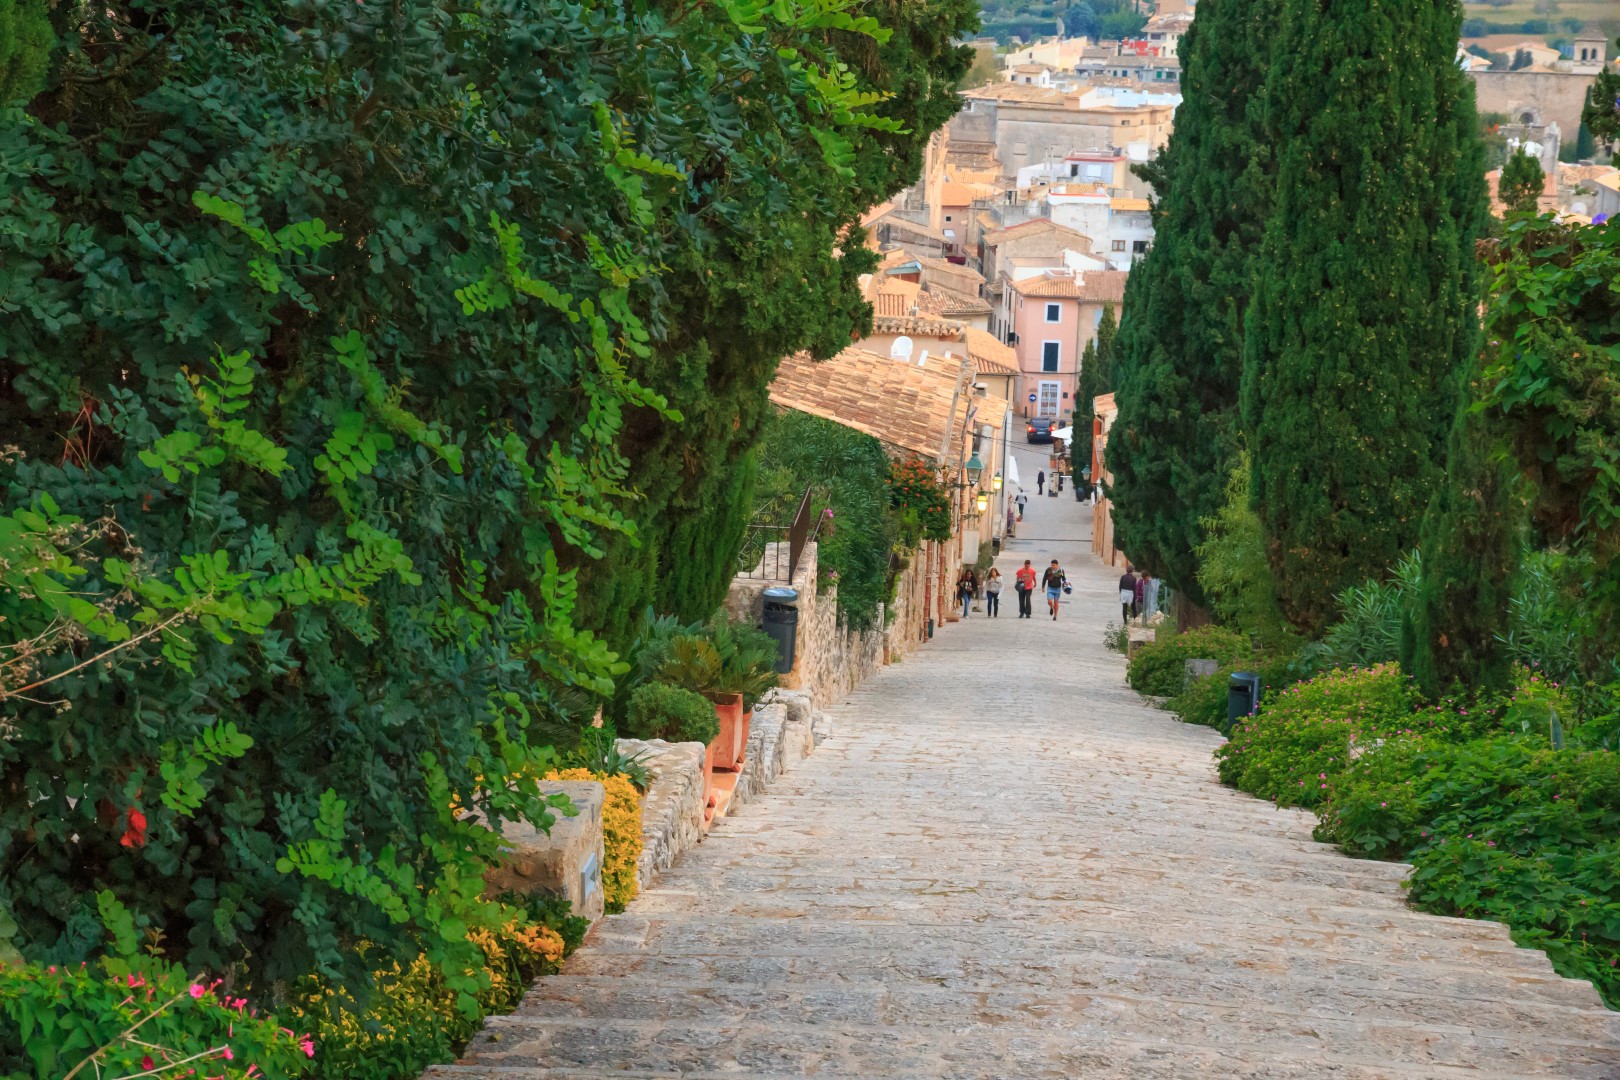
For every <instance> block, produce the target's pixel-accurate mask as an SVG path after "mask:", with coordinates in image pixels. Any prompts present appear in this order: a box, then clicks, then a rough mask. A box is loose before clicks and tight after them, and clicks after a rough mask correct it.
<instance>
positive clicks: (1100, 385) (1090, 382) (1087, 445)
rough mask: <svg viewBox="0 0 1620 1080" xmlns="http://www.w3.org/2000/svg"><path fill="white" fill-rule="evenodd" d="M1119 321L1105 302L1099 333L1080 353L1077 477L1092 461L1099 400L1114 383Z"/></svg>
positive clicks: (1073, 453)
mask: <svg viewBox="0 0 1620 1080" xmlns="http://www.w3.org/2000/svg"><path fill="white" fill-rule="evenodd" d="M1118 335H1119V321H1118V320H1117V319H1116V318H1115V317H1114V309H1113V308H1111V307H1109V306H1108V305H1106V304H1104V305H1103V316H1102V321H1101V322H1099V323H1098V324H1097V336H1096V337H1094V338H1092V339H1091V340H1090V341H1088V342H1086V349H1085V352H1083V353H1081V354H1080V389H1079V391H1078V393H1077V394H1076V397H1078V398H1079V400H1078V401H1076V402H1075V403H1074V445H1073V446H1072V447H1071V448H1070V450H1069V463H1070V465H1071V466H1072V472H1073V473H1074V476H1075V478H1076V480H1077V481H1078V479H1079V477H1080V471H1081V470H1082V469H1085V468H1087V467H1088V466H1090V464H1091V441H1092V440H1091V429H1092V422H1093V420H1094V419H1095V418H1096V415H1097V409H1096V405H1095V402H1096V400H1097V397H1098V396H1099V395H1101V394H1106V393H1108V391H1109V390H1111V389H1113V385H1114V365H1115V359H1116V355H1117V353H1118V351H1119V346H1118Z"/></svg>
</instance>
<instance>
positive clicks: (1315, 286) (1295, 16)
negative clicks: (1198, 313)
mask: <svg viewBox="0 0 1620 1080" xmlns="http://www.w3.org/2000/svg"><path fill="white" fill-rule="evenodd" d="M1459 19H1460V10H1459V5H1456V4H1451V3H1447V4H1406V5H1386V4H1372V3H1350V4H1332V5H1322V4H1319V3H1316V2H1315V0H1283V3H1282V5H1281V20H1280V24H1279V28H1278V31H1277V38H1276V48H1275V50H1274V51H1273V53H1272V64H1271V70H1270V72H1269V74H1268V76H1267V80H1266V88H1265V96H1266V121H1265V127H1264V130H1265V137H1266V139H1267V140H1268V141H1269V142H1271V143H1272V144H1273V145H1275V146H1276V147H1277V154H1278V161H1277V172H1276V201H1275V204H1274V206H1273V208H1272V212H1271V218H1270V221H1269V223H1268V225H1267V229H1266V238H1265V242H1264V245H1263V247H1262V257H1261V258H1260V259H1259V260H1258V261H1257V262H1256V263H1255V266H1256V277H1255V285H1254V299H1253V303H1252V304H1251V305H1250V308H1249V312H1248V316H1247V324H1246V327H1245V332H1244V375H1243V394H1242V397H1243V419H1244V427H1245V431H1246V434H1247V436H1248V440H1249V450H1250V453H1251V455H1252V459H1253V462H1254V476H1255V499H1256V505H1257V507H1258V509H1259V512H1260V521H1261V525H1262V528H1263V529H1264V532H1265V538H1266V546H1267V558H1268V559H1269V560H1270V562H1271V565H1272V569H1273V570H1274V572H1275V573H1276V581H1277V594H1278V601H1279V603H1280V605H1281V607H1282V611H1283V615H1284V616H1285V617H1286V618H1287V619H1288V620H1289V622H1290V623H1292V624H1293V625H1294V626H1296V627H1298V628H1300V629H1301V630H1303V631H1305V632H1307V633H1311V634H1314V633H1317V632H1319V631H1320V630H1321V629H1322V628H1323V627H1324V626H1325V625H1326V624H1327V622H1328V620H1329V618H1330V616H1331V610H1332V606H1331V600H1332V597H1333V596H1334V595H1336V594H1337V593H1339V592H1340V591H1342V590H1343V589H1345V588H1347V587H1349V586H1350V585H1353V584H1354V583H1356V582H1358V581H1360V580H1362V579H1364V578H1366V577H1368V576H1371V575H1374V574H1378V573H1381V572H1382V571H1383V570H1384V569H1385V568H1386V567H1388V566H1391V565H1393V564H1394V563H1395V561H1396V560H1397V559H1399V558H1400V557H1401V556H1402V555H1403V554H1405V553H1406V552H1408V551H1410V550H1412V548H1413V547H1414V546H1415V545H1416V542H1417V539H1418V526H1419V522H1420V521H1421V518H1422V514H1423V511H1424V509H1425V508H1426V507H1427V505H1428V502H1429V498H1430V495H1431V492H1432V490H1433V488H1434V485H1435V482H1436V480H1437V478H1438V477H1439V476H1440V474H1441V468H1440V467H1441V466H1442V465H1443V464H1444V452H1445V439H1446V436H1447V434H1448V433H1449V430H1450V426H1451V420H1452V417H1453V415H1454V413H1455V408H1454V405H1453V403H1454V402H1455V401H1456V400H1457V395H1458V393H1459V390H1460V387H1459V385H1458V382H1457V379H1458V374H1459V373H1460V372H1462V371H1463V370H1465V369H1466V367H1467V365H1468V362H1469V360H1470V358H1471V357H1472V356H1473V354H1474V350H1475V346H1476V339H1477V334H1478V313H1477V306H1478V291H1477V280H1478V274H1477V270H1476V260H1475V257H1474V242H1475V238H1476V237H1477V236H1478V235H1479V234H1480V231H1481V228H1482V227H1483V225H1484V220H1485V189H1484V180H1483V169H1482V168H1481V167H1480V155H1481V148H1480V145H1479V140H1478V137H1477V134H1476V132H1475V122H1474V111H1473V95H1472V89H1471V84H1470V83H1469V81H1468V78H1467V76H1465V75H1464V74H1463V73H1462V72H1461V71H1460V70H1459V69H1458V67H1457V65H1456V62H1455V54H1456V50H1457V28H1458V21H1459ZM1177 126H1178V127H1180V126H1181V125H1180V123H1179V122H1178V124H1177ZM1371 251H1376V252H1379V253H1380V254H1379V257H1378V258H1377V259H1368V258H1366V257H1365V255H1366V253H1367V252H1371Z"/></svg>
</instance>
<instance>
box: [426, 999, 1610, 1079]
mask: <svg viewBox="0 0 1620 1080" xmlns="http://www.w3.org/2000/svg"><path fill="white" fill-rule="evenodd" d="M1325 1026H1326V1025H1323V1024H1321V1023H1319V1022H1314V1021H1313V1022H1305V1023H1299V1024H1295V1025H1293V1026H1291V1027H1286V1026H1285V1027H1282V1028H1280V1029H1270V1028H1267V1027H1265V1026H1264V1025H1260V1026H1254V1025H1249V1024H1245V1023H1242V1022H1235V1024H1234V1026H1226V1025H1223V1026H1221V1027H1220V1028H1218V1029H1216V1030H1214V1031H1210V1030H1208V1029H1200V1028H1198V1027H1197V1026H1185V1025H1182V1026H1177V1027H1175V1028H1173V1029H1170V1030H1168V1031H1165V1032H1162V1033H1159V1034H1156V1035H1152V1036H1149V1037H1147V1038H1138V1039H1132V1038H1130V1037H1129V1036H1117V1037H1116V1036H1113V1035H1110V1034H1108V1033H1106V1032H1104V1031H1102V1030H1100V1028H1097V1029H1088V1028H1085V1027H1082V1026H1080V1025H1078V1024H1077V1025H1075V1026H1074V1027H1073V1028H1072V1029H1070V1030H1065V1031H1062V1032H1053V1031H1049V1030H1042V1029H1039V1028H1031V1027H1026V1026H1022V1025H1020V1024H1019V1023H1018V1022H1017V1020H1012V1021H1010V1022H1009V1021H1005V1020H998V1021H996V1022H994V1023H986V1024H981V1025H968V1026H965V1027H963V1028H960V1029H958V1030H955V1031H947V1030H934V1029H929V1028H918V1027H914V1026H911V1025H905V1026H895V1027H891V1026H885V1025H878V1024H847V1023H827V1024H821V1023H793V1022H771V1021H770V1020H769V1019H767V1020H766V1022H762V1023H759V1022H755V1021H753V1020H752V1019H751V1018H743V1019H740V1020H736V1021H731V1022H727V1021H723V1020H722V1021H717V1020H714V1019H712V1018H709V1017H702V1016H700V1017H695V1018H690V1019H682V1020H677V1021H672V1022H663V1021H639V1020H628V1019H619V1018H613V1017H594V1018H590V1019H587V1020H580V1021H574V1022H568V1023H545V1022H541V1021H537V1020H535V1019H533V1018H531V1017H528V1016H524V1015H522V1014H517V1015H513V1016H509V1017H500V1018H494V1019H492V1020H491V1021H490V1022H489V1023H488V1024H487V1025H486V1027H485V1030H484V1032H483V1033H481V1034H480V1035H479V1037H478V1038H477V1039H475V1040H474V1042H473V1044H472V1045H471V1046H469V1047H468V1050H467V1055H466V1058H465V1062H466V1063H467V1064H469V1065H486V1066H496V1067H501V1068H504V1069H506V1070H511V1069H512V1068H514V1067H541V1068H550V1067H575V1068H578V1067H580V1066H590V1067H591V1068H592V1069H593V1070H595V1071H596V1072H597V1074H598V1075H604V1076H605V1075H617V1074H619V1073H621V1072H622V1071H625V1070H638V1069H639V1070H645V1071H651V1072H655V1073H656V1072H658V1071H660V1070H663V1071H668V1072H674V1073H676V1074H677V1075H681V1076H690V1075H693V1074H699V1075H701V1074H704V1073H723V1072H731V1071H742V1072H748V1071H753V1072H757V1073H760V1074H762V1075H766V1076H803V1075H814V1076H828V1075H831V1076H865V1077H875V1076H882V1077H893V1076H897V1075H899V1076H903V1075H915V1076H922V1075H932V1076H950V1075H953V1072H952V1071H951V1070H952V1069H953V1068H954V1069H955V1070H957V1071H956V1072H955V1073H954V1075H961V1076H980V1077H983V1076H1018V1077H1026V1076H1057V1075H1063V1074H1062V1073H1061V1072H1060V1071H1059V1070H1061V1069H1065V1068H1067V1069H1072V1070H1074V1071H1073V1072H1071V1073H1069V1074H1068V1075H1072V1076H1081V1077H1090V1076H1092V1075H1094V1073H1093V1072H1092V1069H1093V1068H1094V1067H1096V1066H1107V1067H1112V1068H1115V1069H1116V1070H1119V1069H1120V1066H1122V1065H1126V1066H1135V1065H1137V1064H1138V1063H1143V1059H1145V1058H1150V1057H1157V1058H1159V1059H1161V1060H1162V1061H1163V1063H1164V1064H1165V1065H1166V1066H1173V1067H1174V1069H1175V1071H1173V1072H1171V1071H1168V1070H1166V1071H1163V1072H1161V1073H1160V1074H1159V1075H1178V1076H1189V1075H1208V1076H1234V1075H1243V1076H1251V1075H1256V1074H1255V1073H1253V1072H1252V1071H1251V1070H1252V1067H1253V1065H1254V1064H1255V1062H1254V1061H1253V1059H1252V1058H1251V1057H1250V1055H1251V1054H1252V1053H1253V1048H1254V1047H1256V1046H1264V1047H1265V1051H1264V1057H1263V1060H1264V1061H1267V1062H1271V1063H1273V1064H1274V1065H1275V1064H1276V1063H1280V1062H1290V1061H1291V1062H1294V1063H1297V1065H1298V1068H1297V1070H1296V1071H1294V1072H1292V1073H1289V1072H1283V1073H1279V1074H1277V1075H1309V1074H1308V1073H1306V1072H1304V1071H1302V1070H1303V1067H1305V1066H1306V1065H1307V1064H1312V1063H1313V1064H1315V1065H1316V1066H1317V1068H1319V1069H1321V1070H1322V1072H1321V1073H1318V1075H1323V1074H1326V1073H1327V1070H1328V1069H1330V1068H1331V1066H1333V1065H1340V1066H1349V1067H1355V1066H1360V1067H1364V1068H1377V1069H1380V1070H1383V1071H1384V1073H1385V1074H1386V1075H1406V1076H1434V1075H1436V1072H1435V1070H1437V1069H1439V1068H1443V1067H1446V1066H1454V1067H1467V1066H1470V1065H1474V1066H1476V1070H1477V1067H1478V1064H1479V1063H1480V1062H1489V1063H1490V1064H1489V1067H1490V1068H1492V1069H1496V1070H1499V1071H1500V1072H1503V1073H1506V1074H1507V1075H1510V1076H1511V1075H1526V1076H1563V1077H1569V1078H1572V1080H1574V1078H1579V1080H1585V1078H1593V1080H1596V1078H1599V1077H1610V1076H1612V1075H1613V1074H1612V1071H1611V1070H1612V1069H1613V1067H1614V1064H1615V1062H1614V1060H1613V1058H1612V1056H1611V1055H1610V1054H1609V1053H1608V1052H1606V1051H1602V1050H1595V1051H1594V1050H1589V1049H1586V1048H1582V1047H1578V1046H1565V1045H1557V1044H1552V1043H1547V1042H1540V1043H1536V1044H1533V1048H1532V1046H1530V1045H1526V1044H1524V1043H1520V1042H1516V1041H1514V1040H1509V1039H1500V1038H1494V1039H1493V1038H1481V1037H1477V1036H1469V1035H1466V1034H1462V1033H1449V1034H1448V1035H1447V1036H1446V1037H1445V1038H1431V1039H1428V1040H1423V1039H1419V1038H1412V1037H1409V1036H1410V1033H1408V1032H1402V1031H1399V1030H1397V1029H1393V1028H1386V1027H1380V1026H1378V1025H1363V1026H1362V1027H1361V1028H1360V1029H1359V1030H1357V1031H1354V1032H1347V1033H1346V1034H1345V1036H1344V1037H1343V1038H1342V1039H1340V1038H1324V1037H1323V1034H1322V1031H1321V1030H1320V1029H1322V1028H1324V1027H1325ZM1223 1059H1225V1060H1226V1061H1227V1062H1228V1063H1229V1064H1231V1065H1235V1066H1238V1068H1240V1069H1241V1072H1238V1071H1234V1072H1203V1071H1194V1070H1193V1069H1191V1068H1188V1064H1189V1060H1190V1061H1191V1062H1198V1063H1199V1066H1200V1068H1206V1067H1219V1066H1218V1063H1219V1062H1220V1061H1221V1060H1223ZM1240 1062H1247V1063H1248V1067H1244V1066H1242V1065H1239V1063H1240ZM991 1069H994V1070H997V1071H993V1072H992V1071H988V1070H991ZM1397 1070H1398V1071H1397ZM1117 1074H1118V1075H1126V1074H1125V1073H1123V1072H1117ZM428 1075H429V1076H434V1075H439V1076H446V1075H451V1074H445V1073H432V1072H430V1073H429V1074H428ZM519 1075H521V1074H519ZM1139 1075H1148V1076H1151V1075H1154V1074H1153V1073H1152V1072H1147V1073H1141V1074H1139ZM1474 1075H1476V1076H1477V1075H1478V1072H1477V1071H1476V1072H1475V1074H1474Z"/></svg>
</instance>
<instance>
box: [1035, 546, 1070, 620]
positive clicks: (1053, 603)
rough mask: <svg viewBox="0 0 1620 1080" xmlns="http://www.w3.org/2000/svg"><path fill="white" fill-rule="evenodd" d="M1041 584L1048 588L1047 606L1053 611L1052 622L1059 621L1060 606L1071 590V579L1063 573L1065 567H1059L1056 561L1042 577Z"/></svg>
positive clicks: (1053, 561)
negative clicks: (1064, 596)
mask: <svg viewBox="0 0 1620 1080" xmlns="http://www.w3.org/2000/svg"><path fill="white" fill-rule="evenodd" d="M1041 584H1042V585H1043V586H1045V587H1046V606H1047V607H1048V608H1050V609H1051V611H1052V621H1053V622H1056V621H1057V613H1058V604H1060V603H1061V602H1062V601H1063V594H1064V592H1066V591H1067V590H1068V589H1069V579H1068V578H1067V577H1066V576H1065V575H1064V573H1063V567H1061V566H1059V565H1058V561H1057V560H1056V559H1053V560H1052V565H1051V566H1048V567H1047V568H1046V573H1044V574H1042V575H1041Z"/></svg>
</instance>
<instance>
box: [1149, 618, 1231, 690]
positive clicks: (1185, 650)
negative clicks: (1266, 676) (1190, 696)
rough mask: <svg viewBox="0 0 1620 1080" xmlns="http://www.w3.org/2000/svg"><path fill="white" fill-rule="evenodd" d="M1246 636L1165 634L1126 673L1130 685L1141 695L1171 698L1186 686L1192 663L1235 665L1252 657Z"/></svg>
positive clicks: (1214, 631)
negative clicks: (1213, 662) (1201, 661)
mask: <svg viewBox="0 0 1620 1080" xmlns="http://www.w3.org/2000/svg"><path fill="white" fill-rule="evenodd" d="M1250 651H1251V646H1250V644H1249V639H1248V637H1246V636H1245V635H1243V634H1241V633H1239V632H1237V631H1235V630H1228V629H1227V628H1225V627H1222V626H1199V627H1195V628H1193V629H1191V630H1188V631H1186V632H1185V633H1181V634H1168V635H1166V634H1161V635H1160V636H1159V637H1157V638H1155V639H1154V640H1153V641H1149V642H1147V643H1145V644H1143V645H1142V646H1141V647H1139V648H1138V649H1137V650H1136V655H1134V656H1132V657H1131V660H1130V664H1129V665H1128V666H1127V667H1126V669H1125V678H1126V681H1127V682H1129V683H1130V684H1131V688H1132V689H1133V690H1135V691H1137V692H1138V693H1141V694H1152V695H1154V696H1156V697H1170V696H1171V695H1174V694H1179V693H1180V692H1181V690H1182V687H1183V685H1184V684H1185V683H1186V676H1187V663H1186V662H1187V661H1188V660H1215V661H1218V662H1220V663H1222V664H1230V663H1234V662H1236V661H1238V660H1241V659H1244V658H1245V657H1247V656H1248V655H1249V653H1250Z"/></svg>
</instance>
